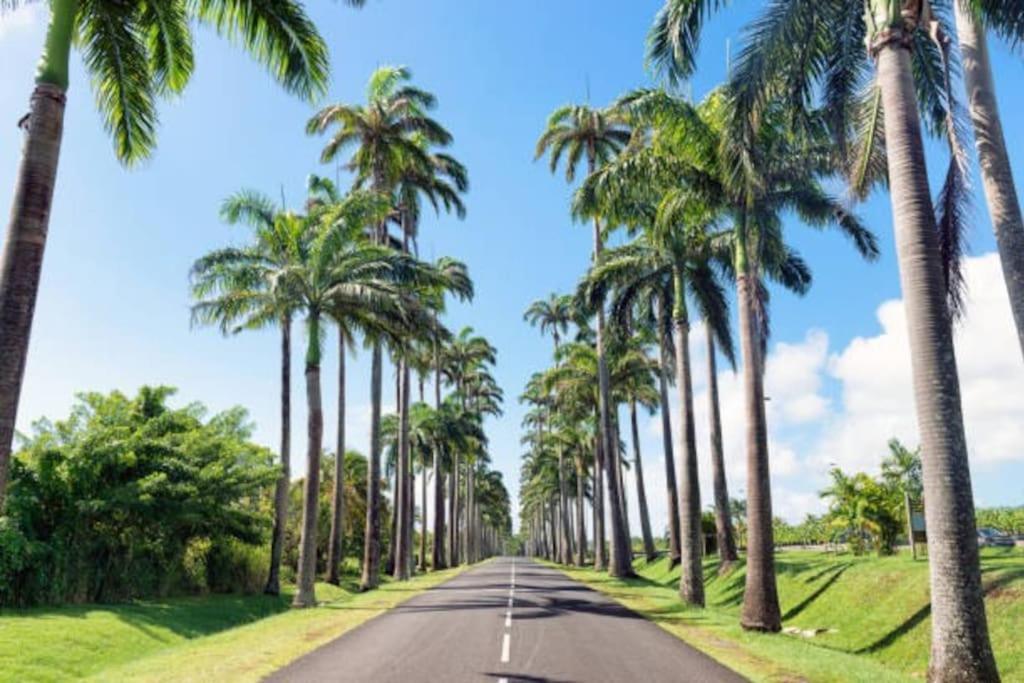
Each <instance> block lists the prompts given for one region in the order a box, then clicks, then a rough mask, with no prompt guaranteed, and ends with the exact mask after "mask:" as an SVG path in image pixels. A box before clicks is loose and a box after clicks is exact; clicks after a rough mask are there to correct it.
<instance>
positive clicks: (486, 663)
mask: <svg viewBox="0 0 1024 683" xmlns="http://www.w3.org/2000/svg"><path fill="white" fill-rule="evenodd" d="M269 680H271V681H302V682H303V683H308V682H311V681H346V682H360V683H361V682H362V681H368V682H372V683H391V682H395V683H417V682H419V681H430V682H431V683H463V682H470V681H472V682H474V683H476V682H479V681H490V682H492V683H541V682H550V683H569V682H574V683H575V682H580V683H583V682H588V683H589V682H591V681H593V682H595V683H602V682H603V683H634V682H637V683H640V682H643V683H661V682H668V681H671V682H673V683H678V682H684V681H693V682H694V683H698V682H699V683H734V682H741V681H744V680H745V679H744V678H742V677H741V676H739V675H738V674H736V673H734V672H732V671H730V670H729V669H727V668H725V667H723V666H722V665H721V664H718V663H717V662H715V661H714V660H712V659H711V658H710V657H708V656H707V655H705V654H703V653H701V652H698V651H697V650H694V649H693V648H691V647H689V646H688V645H686V644H685V643H683V642H682V641H680V640H679V639H677V638H675V637H674V636H671V635H669V634H668V633H666V632H665V631H663V630H661V629H660V628H658V627H657V626H655V625H654V624H653V623H651V622H649V621H647V620H645V619H643V618H642V617H640V616H638V615H637V614H635V613H633V612H631V611H629V610H627V609H626V608H625V607H622V606H621V605H619V604H618V603H616V602H614V601H612V600H610V599H609V598H607V597H605V596H603V595H601V594H600V593H597V592H595V591H592V590H590V589H589V588H587V587H586V586H583V585H582V584H580V583H578V582H576V581H573V580H571V579H569V578H567V577H566V576H565V575H564V574H562V573H560V572H558V571H555V570H553V569H550V568H548V567H544V566H542V565H539V564H536V563H534V562H531V561H530V560H527V559H524V558H499V559H497V560H495V561H493V562H488V563H486V564H484V565H482V566H480V567H476V568H474V569H471V570H469V571H467V572H464V573H463V574H461V575H459V576H457V577H455V578H454V579H452V580H450V581H448V582H446V583H444V584H441V585H440V586H436V587H435V588H432V589H430V590H428V591H426V592H425V593H423V594H421V595H418V596H416V597H415V598H413V599H411V600H409V601H407V602H405V603H404V604H402V605H399V606H398V607H395V608H394V609H392V610H390V611H388V612H386V613H385V614H382V615H381V616H379V617H377V618H376V619H372V620H370V621H368V622H366V623H365V624H363V625H362V626H359V627H358V628H356V629H353V630H352V631H349V632H348V633H346V634H345V635H343V636H341V637H340V638H338V639H337V640H334V641H332V642H330V643H328V644H327V645H324V646H323V647H321V648H319V649H317V650H314V651H313V652H311V653H309V654H308V655H306V656H305V657H302V658H301V659H298V660H296V661H295V662H293V663H292V664H290V665H288V666H287V667H285V668H283V669H281V670H279V671H278V672H276V673H275V674H274V675H273V676H271V677H270V679H269Z"/></svg>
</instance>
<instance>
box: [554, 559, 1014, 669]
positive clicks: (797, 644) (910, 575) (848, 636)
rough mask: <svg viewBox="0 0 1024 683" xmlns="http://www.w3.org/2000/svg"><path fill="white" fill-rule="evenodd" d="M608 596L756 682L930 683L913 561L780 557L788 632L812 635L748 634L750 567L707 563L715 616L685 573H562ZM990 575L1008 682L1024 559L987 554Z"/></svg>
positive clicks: (996, 635)
mask: <svg viewBox="0 0 1024 683" xmlns="http://www.w3.org/2000/svg"><path fill="white" fill-rule="evenodd" d="M561 569H562V570H563V571H565V572H566V573H567V574H569V575H570V576H572V577H573V578H576V579H578V580H580V581H583V582H584V583H586V584H588V585H590V586H592V587H593V588H595V589H597V590H600V591H601V592H604V593H607V594H608V595H610V596H611V597H613V598H615V599H617V600H618V601H619V602H621V603H623V604H624V605H626V606H627V607H629V608H631V609H633V610H634V611H636V612H638V613H640V614H642V615H643V616H645V617H647V618H648V619H651V620H652V621H654V622H655V623H657V624H658V625H660V626H661V627H662V628H664V629H666V630H667V631H669V632H671V633H673V634H675V635H676V636H678V637H679V638H681V639H683V640H685V641H687V642H689V643H690V644H692V645H694V646H695V647H698V648H699V649H702V650H704V651H706V652H708V654H710V655H711V656H712V657H714V658H715V659H718V660H719V661H721V662H722V663H724V664H726V665H728V666H731V667H732V668H734V669H736V670H737V671H739V672H740V673H742V674H744V675H745V676H747V677H749V678H751V679H752V680H756V681H791V680H811V681H865V682H867V681H870V682H872V683H875V682H878V683H881V682H884V681H908V680H923V679H924V678H925V673H926V671H927V668H928V649H929V643H930V632H931V620H930V608H929V599H928V565H927V562H925V561H923V560H922V561H917V562H914V561H913V560H912V559H911V558H910V556H909V554H901V555H896V556H893V557H886V558H877V557H853V556H851V555H833V554H829V553H822V552H814V551H784V552H780V553H778V554H777V555H776V569H777V572H778V586H779V598H780V601H781V604H782V613H783V625H784V626H785V627H792V628H797V629H800V630H801V631H804V632H810V631H813V630H817V629H826V631H825V632H820V633H818V634H817V635H815V636H814V637H805V636H804V635H797V634H785V633H784V634H781V635H763V634H756V633H747V632H745V631H743V630H742V629H741V628H740V627H739V625H738V616H739V610H740V606H741V603H742V600H743V584H744V578H745V576H744V567H743V566H742V564H741V565H740V566H738V567H736V568H734V569H733V570H731V571H729V572H727V573H725V574H723V575H719V574H718V563H717V561H716V560H708V561H707V562H705V565H704V577H705V588H706V591H707V605H708V607H707V609H704V610H697V609H691V608H687V607H684V606H683V605H682V604H681V603H680V601H679V598H678V595H677V593H676V589H677V587H678V581H679V569H678V568H675V569H669V566H668V561H667V560H666V559H661V560H658V561H656V562H653V563H651V564H649V565H648V564H646V563H644V562H643V561H642V560H640V561H639V562H638V563H637V565H636V569H637V572H638V574H639V577H638V578H636V579H629V580H625V581H623V580H617V579H611V578H609V577H608V576H607V575H605V574H603V573H598V572H594V571H592V570H589V569H576V568H565V567H563V568H561ZM982 575H983V580H984V583H985V591H986V607H987V611H988V619H989V630H990V634H991V638H992V644H993V648H994V649H995V653H996V659H997V661H998V663H999V669H1000V672H1001V674H1002V677H1003V680H1006V681H1011V680H1024V639H1021V638H1020V637H1019V634H1020V633H1021V632H1022V629H1024V553H1022V552H1021V551H1020V550H1019V549H1016V550H984V551H983V552H982Z"/></svg>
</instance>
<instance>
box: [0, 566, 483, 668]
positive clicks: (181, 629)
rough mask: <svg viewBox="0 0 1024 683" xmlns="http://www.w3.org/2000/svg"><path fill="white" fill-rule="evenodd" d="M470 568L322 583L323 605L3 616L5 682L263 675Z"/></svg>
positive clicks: (275, 602) (129, 608)
mask: <svg viewBox="0 0 1024 683" xmlns="http://www.w3.org/2000/svg"><path fill="white" fill-rule="evenodd" d="M463 569H465V567H462V568H458V569H449V570H446V571H441V572H436V573H431V574H426V575H421V576H417V577H415V578H414V579H412V580H411V581H409V582H407V583H385V584H384V585H383V586H381V588H380V589H379V590H376V591H371V592H368V593H358V592H356V591H355V585H354V584H353V583H349V584H345V585H343V586H342V587H337V586H331V585H329V584H317V597H318V598H319V599H320V601H321V605H320V606H319V607H317V608H316V609H307V610H291V609H289V608H288V605H289V602H290V599H291V591H287V592H286V594H284V595H282V596H280V597H269V596H263V595H246V596H240V595H211V596H206V597H195V598H171V599H167V600H153V601H138V602H133V603H130V604H125V605H80V606H78V605H76V606H65V607H56V608H40V609H31V610H6V611H3V612H0V681H62V680H68V679H81V678H93V679H96V680H102V681H163V680H168V681H170V680H173V681H200V680H203V681H210V680H215V681H255V680H259V679H260V678H261V677H262V676H265V675H267V674H268V673H270V672H272V671H275V670H276V669H278V668H280V667H282V666H284V665H285V664H287V663H288V662H290V661H292V660H294V659H296V658H298V657H300V656H302V655H303V654H305V653H307V652H309V651H311V650H314V649H315V648H317V647H319V646H320V645H323V644H324V643H326V642H328V641H330V640H332V639H334V638H336V637H338V636H340V635H341V634H343V633H345V632H346V631H348V630H350V629H352V628H354V627H356V626H358V625H359V624H361V623H363V622H365V621H367V620H369V619H372V618H373V617H375V616H377V615H378V614H381V613H382V612H384V611H386V610H387V609H389V608H391V607H394V606H395V605H397V604H399V603H400V602H403V601H405V600H406V599H408V598H410V597H412V596H413V595H415V594H417V593H419V592H422V591H423V590H426V589H427V588H429V587H431V586H434V585H437V584H438V583H441V582H443V581H445V580H447V579H449V578H451V577H453V576H455V575H457V574H458V573H459V572H460V571H462V570H463Z"/></svg>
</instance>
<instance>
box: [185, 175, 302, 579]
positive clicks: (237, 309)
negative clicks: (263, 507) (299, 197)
mask: <svg viewBox="0 0 1024 683" xmlns="http://www.w3.org/2000/svg"><path fill="white" fill-rule="evenodd" d="M221 217H222V218H223V219H224V220H225V221H226V222H228V223H230V224H236V223H239V222H245V223H246V224H248V225H249V227H250V228H251V229H252V231H253V238H254V239H253V242H252V243H251V244H250V245H248V246H246V247H241V248H237V247H228V248H224V249H218V250H216V251H213V252H211V253H210V254H207V255H206V256H204V257H202V258H200V259H198V260H197V261H196V262H195V264H194V265H193V266H192V271H191V273H190V278H191V281H192V296H193V298H194V299H195V300H196V303H195V305H194V306H193V308H192V321H193V323H198V324H216V325H218V326H219V327H220V329H221V331H222V332H224V333H229V332H230V333H238V332H240V331H242V330H247V329H259V328H262V327H265V326H268V325H277V326H278V327H279V328H280V330H281V447H280V448H281V450H280V458H281V473H280V475H279V476H278V478H277V484H276V486H275V489H274V529H273V532H272V535H271V544H270V569H269V570H268V572H267V582H266V584H265V586H264V589H263V592H264V593H266V594H268V595H277V594H279V593H280V591H281V580H280V575H281V555H282V552H283V550H284V543H285V530H286V528H287V524H288V489H289V486H290V484H291V348H292V341H291V339H292V317H293V316H294V314H295V310H294V302H293V301H292V299H291V297H290V296H289V293H288V292H286V291H283V290H282V288H280V287H277V286H276V285H277V283H278V282H279V281H280V280H281V278H282V277H283V274H284V272H285V270H286V269H287V268H288V267H289V266H290V264H291V254H290V252H289V247H290V244H291V239H292V232H293V230H294V229H295V228H296V224H297V223H298V222H299V221H300V220H301V219H299V217H297V216H296V215H295V214H293V213H290V212H288V211H285V210H283V209H279V208H278V207H276V206H274V205H273V203H272V202H270V201H269V200H267V199H266V198H265V197H263V196H262V195H259V194H255V193H251V192H242V193H239V194H237V195H235V196H233V197H230V198H229V199H228V200H226V201H225V202H224V204H223V205H222V207H221Z"/></svg>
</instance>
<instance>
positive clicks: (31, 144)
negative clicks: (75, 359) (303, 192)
mask: <svg viewBox="0 0 1024 683" xmlns="http://www.w3.org/2000/svg"><path fill="white" fill-rule="evenodd" d="M348 4H351V5H361V4H362V0H349V2H348ZM19 5H21V2H20V1H19V0H7V1H5V2H3V3H0V14H3V13H5V12H7V11H11V10H14V9H16V8H17V7H18V6H19ZM49 5H50V25H49V28H48V29H47V33H46V43H45V45H44V48H43V54H42V58H41V59H40V62H39V66H38V69H37V71H36V79H35V89H34V90H33V92H32V96H31V100H30V108H29V115H28V117H27V118H26V119H23V122H22V127H23V128H24V130H25V133H26V137H25V145H24V147H23V153H22V157H21V163H20V165H19V168H18V176H17V182H16V184H15V190H14V202H13V206H12V208H11V214H10V216H11V217H10V222H9V223H8V226H7V232H6V236H5V238H4V249H3V263H2V266H0V509H2V508H3V503H4V492H5V489H6V481H7V467H8V461H9V459H10V454H11V442H12V439H13V437H14V424H15V422H16V418H17V411H18V399H19V396H20V394H21V384H22V380H23V378H24V372H25V360H26V358H27V356H28V343H29V334H30V332H31V329H32V318H33V314H34V311H35V302H36V293H37V292H38V291H39V279H40V273H41V270H42V261H43V251H44V248H45V246H46V238H47V235H48V232H49V223H50V207H51V205H52V202H53V192H54V185H55V182H56V178H57V164H58V159H59V157H60V147H61V141H62V138H63V132H64V107H65V103H66V101H67V89H68V83H69V76H70V74H69V59H70V54H71V49H72V47H77V48H78V49H79V50H81V52H82V56H83V58H84V63H85V69H86V72H87V73H88V75H89V77H90V80H91V82H92V85H93V88H94V90H95V91H96V95H97V98H96V101H97V106H98V107H99V110H100V114H101V116H102V118H103V122H104V126H105V127H106V129H107V130H108V131H109V132H110V133H111V134H112V135H113V137H114V148H115V153H116V155H117V157H118V159H119V160H120V161H121V162H122V163H123V164H125V165H128V166H131V165H134V164H135V163H138V162H140V161H142V160H143V159H145V158H146V157H148V156H149V154H150V153H151V152H152V150H153V148H154V147H155V145H156V128H157V122H158V116H157V112H156V101H157V99H159V98H160V97H174V96H176V95H178V94H180V93H181V92H182V91H183V90H184V89H185V86H186V85H187V84H188V81H189V78H190V77H191V75H192V71H193V66H194V56H193V51H192V42H193V41H192V25H193V22H198V23H201V24H204V25H207V26H210V27H212V28H214V29H215V30H216V31H217V33H219V34H221V35H222V36H226V37H230V38H237V39H238V41H237V42H238V43H239V44H240V45H241V46H242V47H244V48H246V49H247V50H248V51H249V52H250V53H251V54H252V55H253V56H254V57H255V58H256V59H258V60H259V61H260V62H261V63H263V64H264V65H265V66H266V67H267V69H268V71H269V72H270V73H271V74H272V75H273V76H274V77H275V78H276V79H277V80H278V81H279V82H280V83H281V85H282V86H284V88H285V89H286V90H288V91H289V92H292V93H295V94H297V95H299V96H301V97H302V98H304V99H307V100H313V99H315V98H316V97H317V96H318V95H320V94H321V93H323V92H324V90H325V89H326V86H327V72H328V57H327V46H326V45H325V44H324V41H323V39H322V38H321V37H320V34H319V33H318V32H317V30H316V27H315V26H314V25H313V23H312V21H311V20H310V19H309V17H308V16H307V15H306V13H305V9H304V8H303V6H302V4H301V3H300V2H298V1H297V0H269V1H268V2H265V3H259V4H253V3H244V2H238V1H237V0H214V1H213V2H203V3H190V2H186V1H185V0H172V1H171V2H169V3H166V4H163V5H160V6H159V7H155V6H154V5H152V4H151V3H146V2H110V1H108V0H101V1H99V2H91V3H83V2H79V0H51V2H50V3H49Z"/></svg>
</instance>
